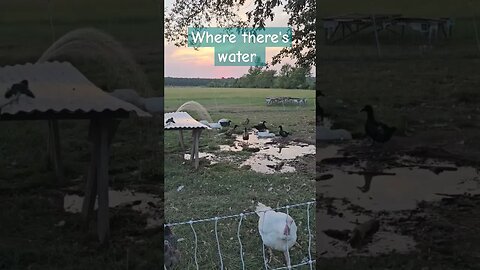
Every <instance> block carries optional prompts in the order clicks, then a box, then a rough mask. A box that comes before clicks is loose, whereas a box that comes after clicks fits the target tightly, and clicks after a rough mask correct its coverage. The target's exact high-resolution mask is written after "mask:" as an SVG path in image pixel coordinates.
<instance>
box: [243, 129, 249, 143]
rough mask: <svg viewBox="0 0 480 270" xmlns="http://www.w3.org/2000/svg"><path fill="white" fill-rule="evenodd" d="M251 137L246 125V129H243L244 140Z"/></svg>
mask: <svg viewBox="0 0 480 270" xmlns="http://www.w3.org/2000/svg"><path fill="white" fill-rule="evenodd" d="M249 138H250V134H249V133H248V131H247V128H246V127H245V131H243V140H244V141H248V139H249Z"/></svg>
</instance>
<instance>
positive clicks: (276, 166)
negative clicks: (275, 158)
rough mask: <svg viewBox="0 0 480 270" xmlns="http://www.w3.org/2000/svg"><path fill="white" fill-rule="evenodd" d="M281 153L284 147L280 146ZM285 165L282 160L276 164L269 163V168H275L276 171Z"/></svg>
mask: <svg viewBox="0 0 480 270" xmlns="http://www.w3.org/2000/svg"><path fill="white" fill-rule="evenodd" d="M279 149H280V150H279V153H280V152H281V149H282V148H279ZM283 165H285V162H284V161H281V162H280V163H276V164H274V165H270V164H267V167H268V168H271V169H274V170H275V171H280V170H281V169H282V168H283Z"/></svg>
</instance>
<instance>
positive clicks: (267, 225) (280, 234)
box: [255, 203, 297, 269]
mask: <svg viewBox="0 0 480 270" xmlns="http://www.w3.org/2000/svg"><path fill="white" fill-rule="evenodd" d="M255 212H256V213H257V215H258V216H259V219H258V232H259V233H260V236H261V237H262V241H263V244H264V245H265V246H267V247H268V248H271V249H274V250H278V251H282V252H283V254H284V255H285V261H286V263H287V266H288V267H289V269H290V267H291V264H290V255H289V253H288V250H289V249H290V248H291V247H292V246H293V245H294V244H295V243H296V241H297V225H296V224H295V221H294V220H293V218H292V217H291V216H289V215H287V214H285V213H282V212H276V211H274V210H272V208H270V207H268V206H266V205H264V204H262V203H258V205H257V207H256V209H255Z"/></svg>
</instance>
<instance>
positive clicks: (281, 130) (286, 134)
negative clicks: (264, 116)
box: [278, 126, 290, 138]
mask: <svg viewBox="0 0 480 270" xmlns="http://www.w3.org/2000/svg"><path fill="white" fill-rule="evenodd" d="M278 128H279V129H280V131H279V132H278V135H280V136H282V137H284V138H286V137H288V135H290V133H289V132H286V131H285V130H283V127H282V126H278Z"/></svg>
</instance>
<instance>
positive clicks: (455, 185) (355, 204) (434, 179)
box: [317, 146, 480, 257]
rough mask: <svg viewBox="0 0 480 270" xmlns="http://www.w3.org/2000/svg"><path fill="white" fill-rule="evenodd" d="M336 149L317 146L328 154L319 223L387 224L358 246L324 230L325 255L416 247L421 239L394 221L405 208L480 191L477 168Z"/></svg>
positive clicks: (330, 226) (325, 226)
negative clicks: (363, 157) (358, 155)
mask: <svg viewBox="0 0 480 270" xmlns="http://www.w3.org/2000/svg"><path fill="white" fill-rule="evenodd" d="M335 150H336V149H335V147H330V146H329V147H327V148H325V149H318V151H317V153H318V154H320V155H322V153H325V154H324V155H322V157H318V158H317V161H320V162H321V164H322V166H321V167H322V175H321V176H323V177H319V178H318V179H317V190H318V191H320V192H319V193H320V196H321V197H320V200H321V201H320V208H319V210H318V211H319V217H320V219H319V222H318V224H317V226H318V227H319V228H320V230H321V231H324V232H325V231H328V230H336V231H342V230H347V231H349V232H351V231H352V230H353V229H354V228H355V227H356V226H357V225H358V224H360V223H362V222H366V221H367V220H371V219H375V220H378V221H380V224H381V225H380V229H379V231H378V232H377V233H375V234H374V235H373V237H372V239H370V242H369V243H368V244H366V245H365V246H364V247H362V248H360V249H352V248H351V247H350V244H349V243H348V242H347V241H345V240H344V239H343V240H342V239H340V240H339V239H335V237H332V236H331V235H330V236H329V235H327V233H320V241H321V242H320V243H323V244H321V246H320V253H321V254H322V256H323V257H345V256H348V255H351V254H355V255H368V256H374V255H379V254H385V253H389V252H391V251H395V252H398V253H408V252H411V251H412V250H413V249H414V248H415V241H414V240H413V239H412V238H410V237H408V236H405V235H402V234H401V233H400V232H399V228H398V226H397V225H396V224H395V222H391V221H392V220H397V219H398V217H399V215H403V214H402V213H403V212H402V211H404V210H413V209H416V208H417V206H418V203H419V202H422V201H428V202H432V201H438V200H441V199H442V198H444V197H445V196H447V195H455V194H465V193H468V194H480V175H479V173H478V171H477V169H475V168H471V167H456V166H455V165H454V164H451V163H448V162H442V161H437V160H431V159H428V160H425V159H417V158H414V157H409V156H401V157H391V158H389V159H383V160H382V159H381V158H380V159H378V158H377V160H376V161H372V160H369V161H361V160H355V158H354V157H348V156H347V157H343V156H341V155H339V154H338V153H337V152H336V151H335ZM337 150H338V149H337ZM372 159H375V157H372ZM345 161H349V162H345ZM389 224H395V225H389Z"/></svg>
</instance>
